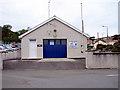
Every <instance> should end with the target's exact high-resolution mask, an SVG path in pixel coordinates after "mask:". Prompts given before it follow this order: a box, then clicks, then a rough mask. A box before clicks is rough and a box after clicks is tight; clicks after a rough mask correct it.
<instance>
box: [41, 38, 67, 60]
mask: <svg viewBox="0 0 120 90" xmlns="http://www.w3.org/2000/svg"><path fill="white" fill-rule="evenodd" d="M43 58H67V40H66V39H57V40H56V39H50V40H48V39H44V40H43Z"/></svg>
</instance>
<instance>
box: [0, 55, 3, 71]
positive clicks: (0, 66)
mask: <svg viewBox="0 0 120 90" xmlns="http://www.w3.org/2000/svg"><path fill="white" fill-rule="evenodd" d="M2 61H3V60H2V56H1V53H0V70H2V69H3V67H2V66H3V64H2Z"/></svg>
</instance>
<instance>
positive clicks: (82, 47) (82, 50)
mask: <svg viewBox="0 0 120 90" xmlns="http://www.w3.org/2000/svg"><path fill="white" fill-rule="evenodd" d="M81 20H82V36H81V39H82V44H81V53H83V52H84V42H83V41H84V40H83V33H84V22H83V12H82V3H81Z"/></svg>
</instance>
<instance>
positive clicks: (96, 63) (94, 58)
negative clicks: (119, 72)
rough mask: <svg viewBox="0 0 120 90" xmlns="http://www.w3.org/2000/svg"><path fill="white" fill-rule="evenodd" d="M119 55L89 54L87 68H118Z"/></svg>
mask: <svg viewBox="0 0 120 90" xmlns="http://www.w3.org/2000/svg"><path fill="white" fill-rule="evenodd" d="M118 55H119V54H101V55H99V54H97V55H93V52H87V54H86V56H87V59H86V68H118Z"/></svg>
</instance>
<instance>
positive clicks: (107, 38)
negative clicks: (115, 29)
mask: <svg viewBox="0 0 120 90" xmlns="http://www.w3.org/2000/svg"><path fill="white" fill-rule="evenodd" d="M102 27H106V29H107V43H108V27H107V26H104V25H103V26H102Z"/></svg>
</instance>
